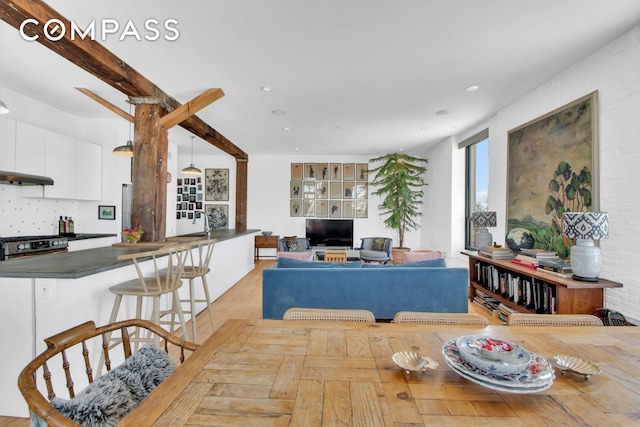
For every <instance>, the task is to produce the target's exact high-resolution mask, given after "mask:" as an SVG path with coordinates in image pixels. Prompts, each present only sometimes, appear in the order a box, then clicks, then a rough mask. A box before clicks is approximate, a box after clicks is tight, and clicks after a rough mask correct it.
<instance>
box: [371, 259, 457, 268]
mask: <svg viewBox="0 0 640 427" xmlns="http://www.w3.org/2000/svg"><path fill="white" fill-rule="evenodd" d="M446 266H447V264H446V263H445V261H444V259H442V258H440V259H430V260H425V261H416V262H410V263H405V264H362V268H407V267H408V268H416V267H418V268H429V267H446Z"/></svg>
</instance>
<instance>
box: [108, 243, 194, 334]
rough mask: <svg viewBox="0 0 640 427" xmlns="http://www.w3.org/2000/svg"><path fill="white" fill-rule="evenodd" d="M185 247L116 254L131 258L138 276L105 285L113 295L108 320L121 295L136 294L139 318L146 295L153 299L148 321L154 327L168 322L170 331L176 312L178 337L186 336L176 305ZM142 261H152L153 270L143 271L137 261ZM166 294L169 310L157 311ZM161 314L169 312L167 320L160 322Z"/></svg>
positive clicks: (117, 307)
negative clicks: (168, 296)
mask: <svg viewBox="0 0 640 427" xmlns="http://www.w3.org/2000/svg"><path fill="white" fill-rule="evenodd" d="M189 249H190V246H188V245H170V246H165V247H163V248H161V249H158V250H153V251H146V252H137V253H132V254H126V255H120V256H119V257H118V259H119V260H132V261H133V265H134V266H135V268H136V271H137V272H138V278H137V279H134V280H129V281H126V282H124V283H120V284H117V285H114V286H112V287H110V288H109V291H111V293H113V294H115V295H116V300H115V302H114V304H113V309H112V310H111V317H110V318H109V323H114V322H115V321H116V319H117V317H118V311H119V310H120V304H121V303H122V297H124V296H135V297H136V318H138V319H141V318H142V301H143V298H145V297H147V298H151V299H152V300H153V311H152V313H151V319H150V320H151V322H153V323H155V324H156V325H158V326H161V325H162V324H170V329H169V331H170V332H171V333H173V331H174V327H175V326H176V322H175V315H177V316H178V319H179V323H178V324H179V326H180V327H181V328H182V336H183V337H184V338H185V339H187V327H186V324H185V320H184V314H183V312H182V307H181V305H180V304H176V301H179V300H180V297H179V296H178V289H179V288H180V287H181V286H182V277H183V275H184V265H185V262H186V259H187V256H188V255H189V252H190V251H189ZM145 261H151V262H152V263H153V273H151V274H144V273H143V267H141V265H140V264H141V263H142V262H145ZM165 265H166V267H165ZM167 294H171V299H172V301H171V307H172V309H171V310H167V311H161V310H160V297H161V296H162V295H167ZM164 315H171V321H169V322H167V321H161V318H162V317H163V316H164Z"/></svg>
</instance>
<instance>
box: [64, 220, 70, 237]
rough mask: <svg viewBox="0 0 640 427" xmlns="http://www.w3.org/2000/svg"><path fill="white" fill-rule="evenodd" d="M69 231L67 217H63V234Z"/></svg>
mask: <svg viewBox="0 0 640 427" xmlns="http://www.w3.org/2000/svg"><path fill="white" fill-rule="evenodd" d="M67 233H69V218H67V217H66V216H65V217H64V235H65V236H66V235H67Z"/></svg>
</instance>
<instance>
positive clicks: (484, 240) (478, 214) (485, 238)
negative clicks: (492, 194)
mask: <svg viewBox="0 0 640 427" xmlns="http://www.w3.org/2000/svg"><path fill="white" fill-rule="evenodd" d="M497 217H498V216H497V214H496V213H495V212H489V211H475V212H474V213H472V214H471V220H472V221H473V226H474V227H476V228H478V232H477V233H476V248H478V249H481V248H483V247H484V246H491V245H493V236H492V235H491V233H489V230H487V227H495V226H496V225H497V222H498V219H497Z"/></svg>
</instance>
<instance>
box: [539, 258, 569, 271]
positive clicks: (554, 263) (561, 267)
mask: <svg viewBox="0 0 640 427" xmlns="http://www.w3.org/2000/svg"><path fill="white" fill-rule="evenodd" d="M539 264H540V267H543V268H544V269H546V270H552V271H557V272H562V271H571V261H570V260H566V259H556V260H551V259H541V260H540V261H539Z"/></svg>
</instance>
